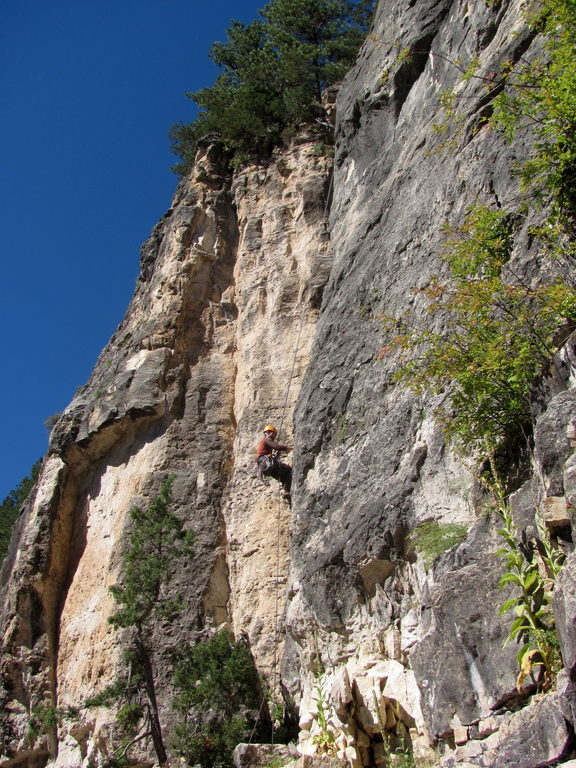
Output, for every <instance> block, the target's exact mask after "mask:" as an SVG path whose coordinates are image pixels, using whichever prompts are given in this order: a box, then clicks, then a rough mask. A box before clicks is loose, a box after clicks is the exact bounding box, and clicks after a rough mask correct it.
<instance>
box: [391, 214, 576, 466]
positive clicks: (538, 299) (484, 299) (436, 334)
mask: <svg viewBox="0 0 576 768" xmlns="http://www.w3.org/2000/svg"><path fill="white" fill-rule="evenodd" d="M446 232H447V235H448V239H447V241H446V246H447V251H446V254H445V258H446V260H447V262H448V264H449V267H450V272H451V281H450V282H449V283H448V282H447V283H444V282H442V281H440V280H439V279H438V278H436V277H433V278H431V280H430V283H429V284H428V285H427V286H426V287H425V288H424V289H422V290H420V291H418V293H420V294H421V295H422V296H424V298H425V299H426V300H427V301H428V305H427V308H426V309H427V312H428V313H430V314H431V315H432V316H434V317H440V318H442V330H440V331H434V330H429V329H420V328H418V327H417V326H416V325H415V324H411V319H410V318H403V319H401V320H396V319H394V318H385V323H386V325H387V327H388V329H389V330H390V331H392V330H393V331H394V332H395V336H394V338H393V339H392V340H391V342H390V344H389V345H387V346H386V347H384V348H383V349H382V352H381V355H385V354H388V353H389V352H390V351H392V350H393V349H394V348H400V349H402V350H404V351H405V352H407V353H409V354H407V355H406V361H405V362H404V364H403V365H402V366H401V368H400V370H399V372H398V373H397V375H396V379H397V380H400V381H403V382H406V383H407V384H409V385H410V386H411V387H413V388H414V389H415V390H417V391H420V392H423V391H426V390H430V389H431V390H432V391H435V392H442V391H448V392H449V398H448V402H447V404H446V405H445V406H443V407H441V408H439V410H438V411H437V413H436V415H437V417H438V419H439V421H440V423H441V424H442V426H443V429H444V432H445V434H446V436H447V437H448V439H450V440H451V441H453V442H454V443H455V445H456V446H457V447H459V448H460V449H462V450H464V451H466V452H469V451H473V452H476V453H477V454H480V455H482V453H484V454H485V452H486V450H488V451H493V450H494V449H495V448H497V447H498V445H500V444H502V442H503V441H504V440H505V439H506V438H507V437H509V436H510V434H511V433H512V432H517V431H518V430H522V429H524V430H526V431H528V432H529V430H530V424H531V397H530V393H531V386H532V384H533V382H534V379H535V378H536V376H537V375H539V374H540V373H541V372H542V371H543V370H544V369H545V367H546V366H547V365H549V364H550V360H551V358H552V356H553V354H554V351H555V348H556V347H555V341H554V340H555V336H556V333H557V331H558V328H559V327H560V326H561V325H562V323H564V322H566V321H570V322H575V321H576V291H575V290H574V289H572V288H570V287H569V286H568V285H566V284H565V283H564V282H562V281H560V280H557V281H554V282H552V283H548V284H542V285H540V286H537V287H532V286H528V285H526V284H525V283H524V282H522V281H520V280H519V279H518V278H516V276H515V275H514V273H513V272H512V271H511V270H510V269H508V268H507V262H508V259H509V256H510V250H511V243H512V231H511V226H510V224H509V217H508V216H507V214H506V212H505V211H502V210H493V209H491V208H489V207H487V206H476V207H474V208H472V209H470V210H469V213H468V215H467V217H466V221H465V222H464V224H463V226H462V227H460V228H459V229H455V228H451V229H447V230H446Z"/></svg>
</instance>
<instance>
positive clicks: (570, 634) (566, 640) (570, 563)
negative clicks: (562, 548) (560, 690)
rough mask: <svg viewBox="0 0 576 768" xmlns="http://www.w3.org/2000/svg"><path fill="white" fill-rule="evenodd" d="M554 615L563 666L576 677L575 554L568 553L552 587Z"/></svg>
mask: <svg viewBox="0 0 576 768" xmlns="http://www.w3.org/2000/svg"><path fill="white" fill-rule="evenodd" d="M553 605H554V616H555V618H556V629H557V632H558V639H559V641H560V649H561V652H562V659H563V661H564V667H565V668H566V670H567V671H568V673H569V674H570V675H571V676H572V678H573V679H574V677H576V554H572V555H570V557H569V558H568V560H567V561H566V563H565V565H564V567H563V568H562V570H561V571H560V574H559V576H558V579H557V581H556V586H555V588H554V603H553Z"/></svg>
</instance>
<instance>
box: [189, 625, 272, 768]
mask: <svg viewBox="0 0 576 768" xmlns="http://www.w3.org/2000/svg"><path fill="white" fill-rule="evenodd" d="M174 685H175V688H176V691H177V696H176V698H175V701H174V708H175V710H176V711H177V712H178V714H179V716H180V722H179V723H178V725H177V726H176V736H175V739H174V749H175V750H176V752H177V754H179V755H181V756H182V757H184V758H185V759H186V760H187V762H188V763H189V764H190V765H196V764H199V765H200V766H202V768H220V767H224V766H231V765H232V750H233V749H234V747H235V746H236V745H237V744H238V743H240V742H241V741H243V740H245V739H246V738H247V737H248V736H249V735H250V726H251V725H253V724H254V720H255V716H257V715H256V713H257V712H258V710H259V708H260V705H261V698H262V697H261V694H260V688H259V682H258V676H257V674H256V669H255V666H254V661H253V659H252V656H251V654H250V651H249V650H248V648H247V647H246V645H245V644H244V643H243V642H242V641H240V640H238V641H235V640H234V638H233V637H232V634H231V633H230V632H229V631H227V630H221V631H220V632H218V634H216V635H214V637H213V638H211V639H210V640H207V641H204V642H200V643H198V644H197V645H195V646H190V647H187V648H185V649H184V650H183V651H182V652H181V653H180V654H179V655H178V658H177V661H176V666H175V673H174Z"/></svg>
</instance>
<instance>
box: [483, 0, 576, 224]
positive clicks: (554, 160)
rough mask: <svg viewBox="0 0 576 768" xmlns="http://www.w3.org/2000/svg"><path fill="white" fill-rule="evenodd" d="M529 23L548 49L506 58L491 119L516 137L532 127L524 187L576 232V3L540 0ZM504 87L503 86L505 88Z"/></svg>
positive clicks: (497, 81) (523, 173) (533, 5)
mask: <svg viewBox="0 0 576 768" xmlns="http://www.w3.org/2000/svg"><path fill="white" fill-rule="evenodd" d="M528 22H529V24H530V26H531V27H532V28H533V29H535V30H538V31H540V32H542V33H543V35H544V38H545V45H544V51H543V54H542V55H541V56H538V57H536V58H534V59H532V60H527V59H526V58H522V59H520V61H518V62H517V63H514V62H505V63H504V64H503V65H502V68H501V71H500V73H499V74H498V76H497V77H495V78H494V84H493V86H492V87H493V88H498V90H500V93H499V94H498V95H497V97H496V100H495V110H494V115H493V118H492V122H493V124H494V125H496V126H497V127H499V128H501V129H503V130H504V131H505V133H506V135H507V136H508V137H509V138H512V137H513V136H514V134H515V133H516V132H517V131H518V130H519V129H525V127H526V125H529V126H531V128H532V130H533V131H534V134H535V137H536V142H535V146H534V149H533V152H532V155H531V157H530V159H529V160H528V162H527V163H526V164H525V165H524V166H523V167H522V168H521V178H522V181H523V183H524V185H525V187H527V188H530V189H531V190H533V191H536V192H539V193H540V195H541V196H544V197H545V199H546V200H548V199H549V198H550V197H551V198H552V200H553V202H554V207H555V211H554V213H555V215H557V216H558V217H560V219H561V220H562V221H563V222H564V224H568V226H569V228H570V229H571V230H573V228H574V223H575V219H574V217H575V215H576V5H575V4H574V2H573V0H539V2H537V3H536V2H533V3H531V4H530V6H529V15H528ZM502 85H504V86H505V87H504V88H503V89H501V86H502Z"/></svg>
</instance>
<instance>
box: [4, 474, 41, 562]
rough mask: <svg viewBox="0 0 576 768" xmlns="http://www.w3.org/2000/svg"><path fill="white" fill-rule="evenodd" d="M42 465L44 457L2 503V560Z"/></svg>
mask: <svg viewBox="0 0 576 768" xmlns="http://www.w3.org/2000/svg"><path fill="white" fill-rule="evenodd" d="M41 466H42V459H38V461H37V462H36V463H35V464H34V466H33V467H32V469H31V470H30V474H29V475H27V476H26V477H25V478H24V479H23V480H21V481H20V482H19V483H18V485H17V486H16V488H14V489H13V490H12V491H10V493H9V494H8V496H6V498H5V499H4V501H3V502H2V504H0V562H1V561H2V560H3V559H4V558H5V557H6V553H7V552H8V546H9V545H10V537H11V536H12V529H13V528H14V523H15V522H16V519H17V517H18V514H19V512H20V509H21V508H22V505H23V504H24V502H25V501H26V499H27V498H28V496H29V494H30V491H31V490H32V488H33V487H34V483H35V482H36V480H37V479H38V475H39V474H40V468H41Z"/></svg>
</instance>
